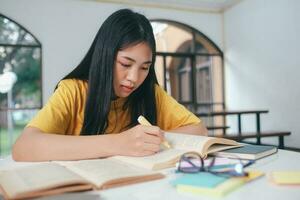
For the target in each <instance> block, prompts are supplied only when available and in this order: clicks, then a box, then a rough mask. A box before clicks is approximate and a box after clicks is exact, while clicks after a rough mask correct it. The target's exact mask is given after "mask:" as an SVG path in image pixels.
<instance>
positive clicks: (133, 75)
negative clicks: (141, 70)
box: [127, 68, 138, 83]
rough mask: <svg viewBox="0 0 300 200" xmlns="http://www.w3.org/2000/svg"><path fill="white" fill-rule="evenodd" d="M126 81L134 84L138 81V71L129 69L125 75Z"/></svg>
mask: <svg viewBox="0 0 300 200" xmlns="http://www.w3.org/2000/svg"><path fill="white" fill-rule="evenodd" d="M127 80H129V81H131V82H132V83H136V82H137V80H138V70H136V69H134V68H131V69H130V70H129V71H128V73H127Z"/></svg>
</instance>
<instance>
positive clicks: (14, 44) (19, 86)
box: [0, 14, 42, 155]
mask: <svg viewBox="0 0 300 200" xmlns="http://www.w3.org/2000/svg"><path fill="white" fill-rule="evenodd" d="M41 54H42V48H41V44H40V42H39V41H38V40H37V39H36V38H35V37H34V36H33V35H32V34H31V33H30V32H29V31H28V30H26V29H25V28H24V27H23V26H21V25H20V24H18V23H16V22H15V21H13V20H11V19H9V18H7V17H6V16H4V15H2V14H0V151H1V152H0V155H5V154H8V153H10V149H11V145H12V144H13V142H14V140H15V139H16V138H17V136H18V135H19V134H20V132H21V131H22V129H23V128H24V126H25V125H26V124H27V122H28V121H29V119H30V118H31V117H32V116H33V115H34V114H35V112H36V111H37V110H38V109H40V108H41V105H42V85H41V83H42V82H41V77H42V76H41V74H42V72H41V70H42V60H41V59H42V57H41Z"/></svg>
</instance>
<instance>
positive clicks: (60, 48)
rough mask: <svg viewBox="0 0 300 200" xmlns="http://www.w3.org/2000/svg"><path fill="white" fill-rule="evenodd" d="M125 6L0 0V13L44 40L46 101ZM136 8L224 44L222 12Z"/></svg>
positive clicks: (56, 0) (55, 0)
mask: <svg viewBox="0 0 300 200" xmlns="http://www.w3.org/2000/svg"><path fill="white" fill-rule="evenodd" d="M123 7H125V6H124V5H118V4H107V3H97V2H90V1H81V0H26V1H19V0H0V13H2V14H4V15H6V16H7V17H9V18H11V19H13V20H15V21H17V22H18V23H20V24H21V25H23V26H24V27H25V28H27V29H28V30H29V31H31V33H32V34H34V35H35V36H36V37H37V38H38V39H39V40H40V42H41V43H42V48H43V97H44V102H45V101H46V100H47V99H48V97H49V96H50V95H51V94H52V92H53V89H54V86H55V85H56V83H57V82H58V81H59V80H60V79H61V78H62V77H63V76H64V75H66V74H67V73H68V72H70V71H71V69H72V68H74V67H75V66H76V65H77V64H78V63H79V62H80V60H81V59H82V58H83V56H84V55H85V53H86V51H87V49H88V48H89V46H90V44H91V42H92V40H93V38H94V36H95V35H96V32H97V31H98V29H99V27H100V25H101V24H102V22H103V21H104V20H105V19H106V18H107V17H108V16H109V15H110V14H111V13H112V12H114V11H115V10H117V9H119V8H123ZM133 10H135V11H138V12H141V13H143V14H145V15H146V16H147V17H148V18H153V19H154V18H162V19H171V20H175V21H179V22H183V23H186V24H189V25H191V26H193V27H195V28H196V29H198V30H201V31H202V32H203V33H204V34H206V35H207V36H208V37H210V38H211V39H212V40H213V41H215V42H216V44H217V45H219V46H220V47H222V46H221V44H222V33H221V29H222V26H221V23H222V17H221V15H219V14H205V13H204V14H201V13H194V12H181V11H174V10H165V9H157V8H156V9H154V8H151V9H150V8H133Z"/></svg>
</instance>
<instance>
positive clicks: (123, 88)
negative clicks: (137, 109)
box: [121, 85, 133, 93]
mask: <svg viewBox="0 0 300 200" xmlns="http://www.w3.org/2000/svg"><path fill="white" fill-rule="evenodd" d="M121 88H122V90H123V91H124V92H127V93H129V92H132V90H133V87H129V86H125V85H121Z"/></svg>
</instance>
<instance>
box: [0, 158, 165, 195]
mask: <svg viewBox="0 0 300 200" xmlns="http://www.w3.org/2000/svg"><path fill="white" fill-rule="evenodd" d="M163 177H164V175H163V174H161V173H155V172H153V171H150V170H146V169H141V168H138V167H135V166H133V165H128V164H126V163H122V162H120V161H118V160H115V159H112V158H107V159H96V160H81V161H65V162H45V163H39V164H33V165H30V166H25V167H20V168H16V169H11V170H5V171H0V185H1V190H2V191H1V193H2V194H3V196H4V197H5V199H25V198H32V197H38V196H46V195H52V194H59V193H63V192H72V191H84V190H92V189H106V188H111V187H116V186H122V185H128V184H132V183H138V182H144V181H150V180H155V179H160V178H163Z"/></svg>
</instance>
